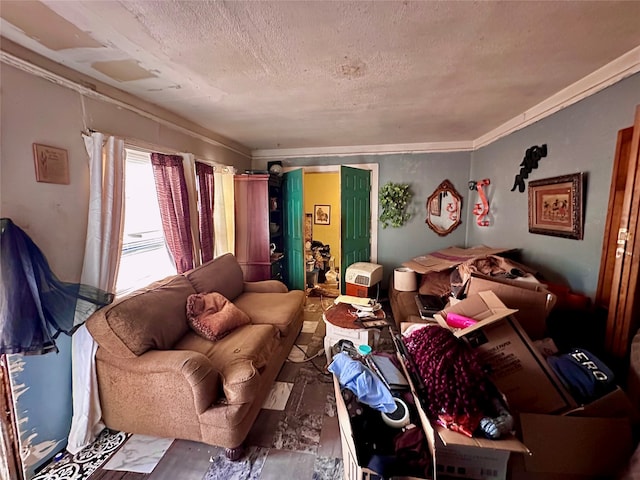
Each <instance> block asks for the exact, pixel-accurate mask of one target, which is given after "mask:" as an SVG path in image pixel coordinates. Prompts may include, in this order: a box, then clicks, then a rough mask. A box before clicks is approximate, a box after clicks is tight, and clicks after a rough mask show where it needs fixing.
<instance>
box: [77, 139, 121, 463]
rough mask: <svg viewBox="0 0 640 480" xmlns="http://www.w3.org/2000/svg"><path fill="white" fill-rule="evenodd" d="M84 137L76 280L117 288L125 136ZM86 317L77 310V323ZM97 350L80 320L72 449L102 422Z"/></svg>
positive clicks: (81, 444)
mask: <svg viewBox="0 0 640 480" xmlns="http://www.w3.org/2000/svg"><path fill="white" fill-rule="evenodd" d="M83 137H84V143H85V147H86V149H87V153H88V154H89V215H88V222H87V240H86V244H85V251H84V264H83V266H82V277H81V280H80V282H81V283H84V284H87V285H91V286H94V287H98V288H100V289H102V290H104V291H106V292H113V293H115V283H116V278H117V272H118V264H119V262H120V252H121V251H122V229H123V223H124V210H123V205H124V165H125V163H124V162H125V149H124V140H122V139H118V138H115V137H111V136H106V135H104V134H102V133H99V132H94V133H91V135H83ZM78 310H80V308H79V309H78ZM85 311H86V310H83V312H85ZM86 317H87V315H86V314H84V313H83V314H82V315H78V314H77V315H76V319H75V323H76V324H79V323H82V322H84V321H85V320H86ZM96 350H97V344H96V343H95V341H94V340H93V338H92V337H91V335H90V334H89V332H88V331H87V329H86V327H85V326H84V325H82V326H80V327H79V328H78V330H77V331H76V332H75V333H74V335H73V337H72V362H73V363H72V371H73V419H72V421H71V431H70V432H69V438H68V444H67V450H68V451H69V452H71V453H74V454H75V453H77V452H79V451H80V450H81V449H82V448H83V447H84V446H85V445H88V444H89V443H91V442H92V441H93V440H94V439H95V438H96V436H97V434H98V433H100V431H101V430H102V429H103V428H104V424H103V423H102V421H101V417H102V409H101V408H100V398H99V396H98V384H97V380H96V375H95V361H94V360H95V352H96Z"/></svg>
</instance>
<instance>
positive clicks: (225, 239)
mask: <svg viewBox="0 0 640 480" xmlns="http://www.w3.org/2000/svg"><path fill="white" fill-rule="evenodd" d="M235 173H236V170H235V168H233V167H227V166H224V165H214V168H213V182H214V189H215V192H214V203H213V205H214V206H213V230H214V232H215V235H216V236H215V241H216V243H215V248H214V252H213V255H214V256H215V257H218V256H220V255H223V254H225V253H235V248H236V235H235V225H236V224H235V210H234V207H235V203H234V195H235V189H234V183H233V175H234V174H235Z"/></svg>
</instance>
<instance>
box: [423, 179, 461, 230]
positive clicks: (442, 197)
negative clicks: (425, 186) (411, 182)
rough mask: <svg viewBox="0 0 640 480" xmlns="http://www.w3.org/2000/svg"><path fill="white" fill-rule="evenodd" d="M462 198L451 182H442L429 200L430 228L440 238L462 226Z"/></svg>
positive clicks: (428, 216)
mask: <svg viewBox="0 0 640 480" xmlns="http://www.w3.org/2000/svg"><path fill="white" fill-rule="evenodd" d="M461 211H462V197H461V196H460V194H459V193H458V192H457V191H456V189H455V188H454V186H453V185H452V184H451V182H450V181H449V180H445V181H444V182H442V183H441V184H440V185H439V186H438V188H436V190H435V192H433V193H432V194H431V196H430V197H429V198H428V199H427V219H426V220H425V222H426V223H427V224H428V225H429V228H431V230H433V231H434V232H436V233H437V234H438V235H440V236H445V235H448V234H450V233H451V232H452V231H453V230H454V229H455V228H456V227H457V226H458V225H460V213H461Z"/></svg>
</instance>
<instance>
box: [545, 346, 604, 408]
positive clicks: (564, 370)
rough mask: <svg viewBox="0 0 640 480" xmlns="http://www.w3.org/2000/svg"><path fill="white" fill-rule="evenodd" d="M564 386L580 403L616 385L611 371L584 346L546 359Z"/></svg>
mask: <svg viewBox="0 0 640 480" xmlns="http://www.w3.org/2000/svg"><path fill="white" fill-rule="evenodd" d="M547 362H548V363H549V365H551V368H553V371H554V372H555V373H556V375H558V377H560V380H562V383H564V386H565V387H566V388H567V389H568V390H569V391H570V392H571V394H572V395H573V396H574V398H575V399H576V400H577V401H579V402H581V403H588V402H591V401H593V400H595V399H596V398H599V397H601V396H602V395H604V394H606V393H609V392H610V391H612V390H614V389H615V387H616V384H615V380H614V376H613V372H612V371H611V369H609V367H607V366H606V365H605V364H604V363H603V362H602V361H601V360H600V359H599V358H598V357H596V356H595V355H594V354H593V353H591V352H589V351H588V350H585V349H584V348H575V349H573V350H572V351H571V352H569V353H565V354H562V355H558V356H554V357H549V358H548V359H547Z"/></svg>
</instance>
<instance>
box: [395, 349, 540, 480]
mask: <svg viewBox="0 0 640 480" xmlns="http://www.w3.org/2000/svg"><path fill="white" fill-rule="evenodd" d="M398 358H399V360H400V363H401V364H402V368H403V370H404V374H405V377H407V379H408V381H409V385H410V387H411V392H412V393H413V396H414V399H415V404H416V408H417V410H418V416H419V418H420V423H421V424H422V428H423V430H424V432H425V436H426V437H427V443H428V444H429V450H430V451H431V457H432V459H433V478H434V479H438V478H442V477H446V478H466V479H471V480H505V479H506V478H507V465H508V461H509V457H510V455H511V453H512V452H517V453H524V454H527V453H528V452H529V449H528V448H527V447H526V446H525V445H524V444H523V443H522V442H520V441H519V440H518V439H516V438H515V437H508V438H505V439H502V440H488V439H485V438H480V437H473V438H469V437H467V436H465V435H462V434H460V433H457V432H454V431H452V430H448V429H446V428H444V427H442V426H440V425H438V424H437V423H435V422H431V420H430V419H429V418H428V417H427V414H426V412H425V411H424V409H423V408H422V406H421V404H420V398H419V397H418V395H417V393H416V390H415V386H414V384H413V381H412V379H411V376H410V375H409V372H408V371H407V367H406V365H405V364H404V361H403V359H402V358H401V357H400V356H398Z"/></svg>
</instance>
